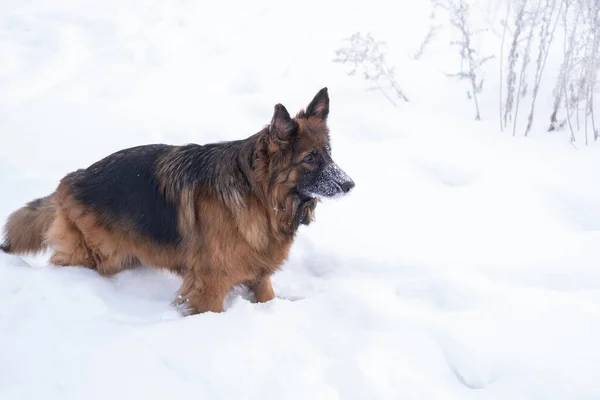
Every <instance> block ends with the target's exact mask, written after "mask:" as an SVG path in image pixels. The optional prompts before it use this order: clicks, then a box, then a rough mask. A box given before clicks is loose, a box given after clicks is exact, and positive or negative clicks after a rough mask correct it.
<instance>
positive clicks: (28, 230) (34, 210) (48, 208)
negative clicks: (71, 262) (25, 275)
mask: <svg viewBox="0 0 600 400" xmlns="http://www.w3.org/2000/svg"><path fill="white" fill-rule="evenodd" d="M53 219H54V206H53V204H52V196H51V195H50V196H47V197H43V198H41V199H37V200H33V201H31V202H29V203H27V205H26V206H25V207H23V208H20V209H18V210H17V211H15V212H13V213H12V214H11V215H10V216H9V217H8V221H7V222H6V226H5V228H4V229H5V238H4V243H3V244H2V245H1V246H0V249H2V250H3V251H5V252H13V253H21V254H27V253H37V252H40V251H42V250H45V249H46V248H47V246H48V244H47V242H46V232H47V231H48V228H49V227H50V224H51V223H52V220H53Z"/></svg>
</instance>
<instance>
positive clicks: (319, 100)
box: [306, 87, 329, 120]
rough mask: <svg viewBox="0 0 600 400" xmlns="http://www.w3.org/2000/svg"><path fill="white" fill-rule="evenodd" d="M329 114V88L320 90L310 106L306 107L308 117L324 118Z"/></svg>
mask: <svg viewBox="0 0 600 400" xmlns="http://www.w3.org/2000/svg"><path fill="white" fill-rule="evenodd" d="M328 115H329V93H327V88H326V87H324V88H323V89H321V90H319V93H317V94H316V96H315V98H314V99H312V101H311V102H310V104H309V105H308V107H306V116H307V117H317V118H321V119H323V120H325V119H327V116H328Z"/></svg>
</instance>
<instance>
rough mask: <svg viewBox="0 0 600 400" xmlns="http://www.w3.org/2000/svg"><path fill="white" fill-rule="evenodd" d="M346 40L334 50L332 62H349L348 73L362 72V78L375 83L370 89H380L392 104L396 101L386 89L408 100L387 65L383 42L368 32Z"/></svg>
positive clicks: (392, 71)
mask: <svg viewBox="0 0 600 400" xmlns="http://www.w3.org/2000/svg"><path fill="white" fill-rule="evenodd" d="M346 41H347V42H349V43H348V45H347V46H346V47H343V48H341V49H338V50H336V52H335V54H336V57H335V58H334V60H333V61H334V62H338V63H342V64H349V65H350V67H351V69H350V71H348V74H349V75H356V73H360V74H362V76H363V77H364V79H366V80H367V81H370V82H372V83H373V84H374V85H375V86H374V87H373V88H372V89H376V90H379V91H381V92H382V93H383V95H384V96H385V97H386V98H387V99H388V100H389V101H390V102H391V103H392V104H393V105H394V106H396V102H395V101H394V100H393V99H392V97H391V96H389V95H388V94H387V92H386V89H389V90H391V91H392V92H393V93H394V95H395V96H396V97H398V98H400V99H401V100H403V101H408V97H406V95H405V94H404V91H403V90H402V89H401V88H400V85H399V84H398V82H396V78H395V76H394V68H393V67H390V66H388V65H387V61H386V53H385V50H384V49H383V48H384V47H385V43H384V42H382V41H377V40H375V39H374V38H373V37H372V36H371V34H370V33H367V34H366V35H363V34H362V33H355V34H353V35H352V36H351V37H350V38H348V39H346Z"/></svg>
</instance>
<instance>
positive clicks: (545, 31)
mask: <svg viewBox="0 0 600 400" xmlns="http://www.w3.org/2000/svg"><path fill="white" fill-rule="evenodd" d="M563 4H564V0H561V1H560V6H559V7H558V11H557V12H556V13H555V10H556V0H546V2H545V5H544V7H543V8H542V13H543V14H542V18H541V23H540V33H539V41H540V42H539V47H538V57H537V60H536V70H535V82H534V86H533V98H532V100H531V109H530V111H529V116H528V118H527V127H526V128H525V136H527V135H528V134H529V131H530V130H531V126H532V124H533V114H534V109H535V101H536V99H537V95H538V91H539V88H540V83H541V80H542V74H543V72H544V68H545V66H546V60H547V59H548V53H549V52H550V46H551V45H552V42H553V40H554V33H555V32H556V27H557V25H558V21H559V20H560V14H561V11H562V9H563ZM554 14H556V15H554ZM553 18H554V23H553V24H552V19H553Z"/></svg>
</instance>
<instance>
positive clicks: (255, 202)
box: [5, 90, 329, 314]
mask: <svg viewBox="0 0 600 400" xmlns="http://www.w3.org/2000/svg"><path fill="white" fill-rule="evenodd" d="M319 96H321V97H319V99H321V100H320V101H321V102H324V101H325V100H326V101H327V103H326V104H325V105H326V106H327V107H328V97H327V93H326V90H325V91H321V92H320V93H319ZM315 99H317V97H316V98H315ZM315 102H316V100H313V103H315ZM315 104H316V105H311V106H312V107H313V108H315V107H317V111H318V112H320V115H321V117H320V118H316V117H314V116H310V115H307V114H306V113H305V112H304V111H303V112H301V113H300V114H298V116H297V117H296V118H294V119H293V120H292V119H290V117H289V114H287V111H285V110H284V109H282V106H280V105H278V106H276V112H275V116H274V118H273V121H272V123H271V125H270V126H268V127H267V128H265V129H263V130H262V131H260V132H258V133H257V134H255V135H253V136H251V137H250V138H248V139H246V140H244V141H239V142H231V144H223V145H221V146H220V147H219V146H215V147H214V148H213V149H214V150H211V149H209V148H207V149H203V148H201V147H198V146H196V147H194V146H180V147H176V146H171V147H168V148H165V147H153V148H151V147H147V148H143V149H132V150H128V151H124V152H119V153H115V154H114V155H111V156H109V157H107V158H106V159H104V160H101V161H99V162H98V163H96V164H94V165H92V166H90V167H89V168H88V169H87V170H80V171H76V172H74V173H71V174H69V175H67V176H65V177H64V178H63V179H62V180H61V182H60V184H59V185H58V188H57V189H56V192H55V193H54V194H53V195H52V196H49V197H48V198H46V199H44V200H41V201H40V200H38V203H37V204H36V207H33V208H31V207H30V208H27V207H25V208H23V209H21V210H18V211H16V212H15V213H14V214H13V215H12V216H11V217H10V218H9V221H8V224H7V227H6V240H5V243H6V245H5V250H8V251H10V252H22V251H37V250H39V249H40V248H42V246H43V245H44V244H46V243H47V244H49V245H50V246H51V247H52V249H53V254H52V257H51V259H50V261H51V262H52V263H53V264H56V265H63V266H73V265H75V266H83V267H87V268H92V269H95V270H97V271H98V273H100V274H101V275H104V276H111V275H114V274H116V273H119V272H121V271H123V270H124V269H127V268H131V267H135V266H137V265H140V264H145V265H151V266H155V267H160V268H167V269H169V270H171V271H174V272H175V273H177V274H180V275H181V276H182V278H183V282H182V286H181V288H180V290H179V296H178V298H177V299H176V300H175V303H176V304H178V305H182V306H184V308H185V309H186V312H187V313H189V314H192V313H200V312H206V311H213V312H221V311H223V306H224V304H223V301H224V298H225V296H226V295H227V293H228V292H229V291H230V290H231V289H232V288H233V287H234V286H236V285H239V284H246V285H248V287H249V288H250V289H251V290H252V291H253V292H254V295H255V298H256V300H257V301H259V302H266V301H269V300H272V299H273V298H274V297H275V293H274V291H273V287H272V284H271V280H270V276H271V275H272V274H273V273H274V272H275V271H277V270H278V269H279V268H280V267H281V265H282V264H283V263H284V261H285V260H286V259H287V257H288V254H289V251H290V248H291V246H292V243H293V241H294V237H295V234H296V231H297V229H298V226H299V224H301V223H302V224H306V225H308V224H309V223H310V222H311V221H312V220H313V217H314V209H315V207H316V205H317V200H316V199H314V198H300V197H299V195H298V192H297V190H296V188H297V185H298V184H299V182H300V180H301V179H303V171H305V170H306V168H307V167H306V166H305V165H304V164H303V159H304V158H305V157H306V155H307V154H309V153H310V152H315V151H317V150H318V151H321V152H323V153H325V152H326V149H325V148H326V147H327V146H328V134H329V131H328V129H327V126H326V122H325V118H326V112H325V111H324V108H323V104H320V103H318V102H317V103H315ZM318 107H320V108H318ZM284 111H285V112H284ZM318 112H313V114H319V113H318ZM323 113H324V114H323ZM142 152H143V153H142ZM136 156H139V157H142V158H139V159H135V160H142V162H148V166H147V167H145V166H142V167H143V168H146V169H141V170H139V171H140V173H137V175H136V174H135V173H132V172H131V171H129V170H130V169H131V168H138V167H139V164H140V161H135V162H134V161H131V162H130V163H129V161H128V160H134V158H127V157H136ZM119 163H125V164H123V165H125V167H118V168H117V167H115V166H118V165H121V164H119ZM127 163H129V164H127ZM236 166H237V167H236ZM200 167H202V168H200ZM109 170H110V171H115V172H114V173H118V175H116V176H115V177H116V178H122V179H128V180H127V181H126V182H129V184H130V185H131V187H132V188H138V189H136V190H138V191H139V192H136V193H135V195H136V196H141V194H142V193H144V195H145V196H146V197H144V198H142V197H132V199H137V200H135V201H139V202H140V203H139V204H140V205H139V210H138V208H136V205H135V204H131V201H133V200H128V202H123V203H122V204H121V203H119V204H121V205H118V204H117V205H114V204H116V203H115V202H119V201H121V198H120V197H116V198H115V199H114V200H108V199H109V197H106V198H105V197H104V196H105V193H106V196H116V194H114V193H116V192H118V191H119V190H120V189H122V188H121V187H119V186H118V185H116V184H115V186H110V185H111V184H112V183H111V179H110V176H107V178H106V180H102V181H101V182H103V183H102V184H101V185H99V184H97V183H93V184H92V183H90V182H91V181H90V180H91V179H96V178H97V177H100V178H102V177H103V175H98V174H106V173H108V172H106V171H109ZM143 174H146V175H144V176H146V177H145V178H144V179H145V180H144V181H140V180H136V179H138V177H139V176H141V175H143ZM102 179H104V178H102ZM139 179H142V178H139ZM149 179H153V180H155V183H151V182H150V181H147V180H149ZM140 185H142V186H140ZM144 185H146V186H144ZM154 185H156V188H157V190H158V192H152V190H154V189H153V187H154ZM104 186H106V187H109V188H112V189H105V190H106V192H101V194H100V195H97V194H96V193H97V192H94V190H96V189H97V187H104ZM111 190H112V191H111ZM132 190H133V189H132ZM119 193H120V192H119ZM124 193H125V194H120V195H119V196H129V194H128V192H124ZM138 193H139V194H138ZM94 196H95V197H94ZM147 196H151V197H152V198H156V199H159V198H163V197H164V199H165V200H164V202H163V203H160V204H163V205H161V206H160V207H162V208H158V209H157V210H158V211H157V212H158V213H157V214H153V215H151V216H148V217H147V218H146V219H144V216H143V215H137V214H138V213H140V214H141V213H143V212H144V210H146V211H147V210H154V209H153V208H151V207H154V206H153V205H152V204H154V203H148V204H150V205H148V204H146V203H144V201H148V200H150V199H149V198H148V197H147ZM161 196H163V197H161ZM157 204H158V203H157ZM117 206H118V207H120V208H114V207H117ZM111 207H112V208H111ZM149 207H150V208H149ZM156 207H158V206H156ZM169 207H172V209H174V210H176V213H175V214H173V215H174V218H175V219H176V221H174V222H173V223H176V229H177V231H176V237H170V236H165V235H167V234H166V233H164V231H165V230H168V228H169V225H168V224H169V223H170V222H169V220H168V219H167V220H165V222H164V224H167V225H164V229H162V228H161V229H162V230H161V229H158V230H156V229H155V227H153V226H152V225H148V224H150V223H152V222H153V220H156V219H160V218H162V217H164V215H167V214H165V213H168V212H172V211H169V210H171V208H169ZM113 208H114V210H113V211H111V210H112V209H113ZM119 213H121V214H119ZM169 215H170V214H169ZM148 218H150V219H148ZM20 227H23V229H20ZM159 227H160V226H159ZM173 234H175V233H173ZM153 235H154V236H153ZM157 235H158V236H157ZM161 235H162V236H161ZM45 236H47V240H45V241H44V244H42V238H43V237H45ZM163 236H164V239H163Z"/></svg>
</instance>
